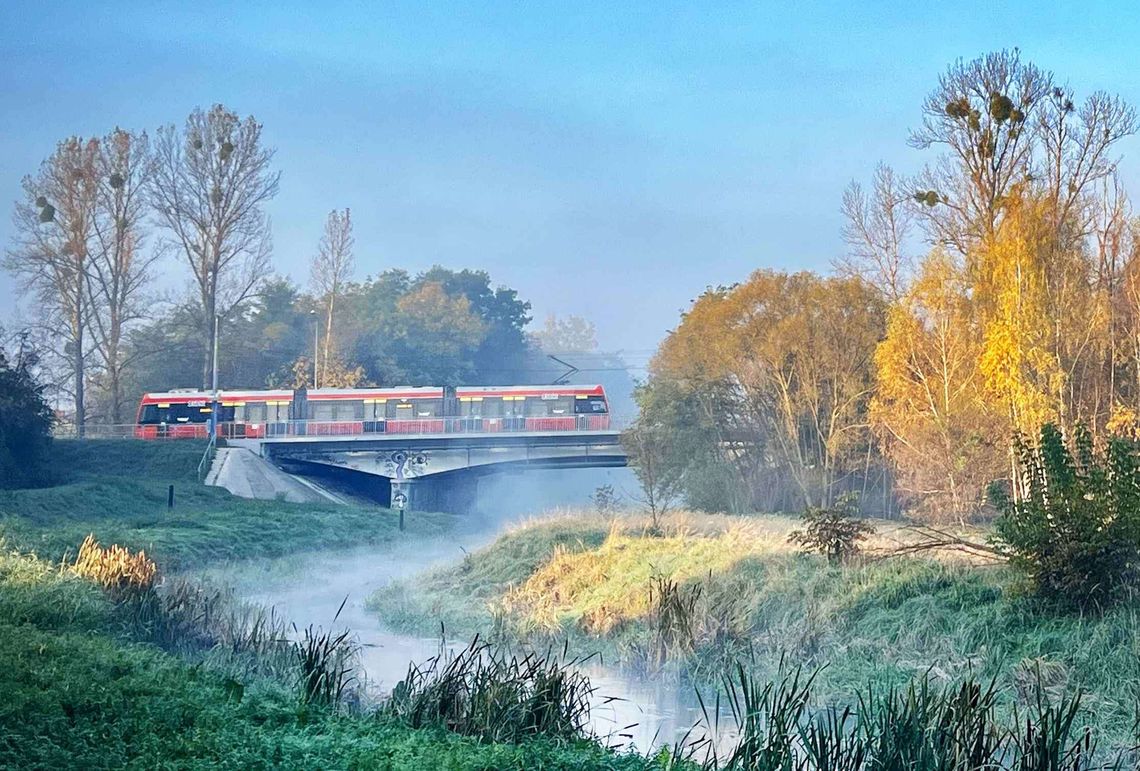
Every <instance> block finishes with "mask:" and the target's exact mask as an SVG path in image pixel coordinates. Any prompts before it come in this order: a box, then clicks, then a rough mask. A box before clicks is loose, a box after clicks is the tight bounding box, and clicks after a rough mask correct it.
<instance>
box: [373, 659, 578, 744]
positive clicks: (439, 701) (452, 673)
mask: <svg viewBox="0 0 1140 771" xmlns="http://www.w3.org/2000/svg"><path fill="white" fill-rule="evenodd" d="M581 663H583V662H582V661H581V660H577V659H571V658H568V657H567V655H566V649H565V648H563V650H562V652H561V655H557V654H555V653H553V652H552V651H549V650H548V651H547V652H546V653H545V654H541V653H538V652H533V651H532V652H528V653H524V654H516V653H514V652H512V651H510V650H509V649H507V648H503V647H496V646H492V645H491V644H490V643H486V642H484V641H482V640H481V639H480V638H478V637H476V638H475V639H474V640H472V642H471V644H470V645H468V646H467V647H466V648H465V649H463V650H461V651H459V652H456V653H449V652H446V651H444V652H441V653H440V655H438V656H436V657H433V658H432V659H429V660H428V661H427V662H425V663H424V664H422V665H416V664H414V663H413V664H412V665H410V666H409V668H408V674H407V676H406V677H405V678H404V679H403V680H402V681H400V682H399V683H398V684H397V685H396V687H395V688H394V689H393V691H392V694H391V696H390V697H389V698H388V700H387V701H386V702H385V703H384V705H383V706H382V708H381V710H380V713H381V714H382V715H383V716H387V717H392V718H396V719H398V720H400V721H402V722H403V723H405V724H406V725H408V726H410V727H413V728H422V727H428V726H439V727H443V728H446V729H448V730H451V731H454V732H456V733H460V734H464V735H467V736H475V737H478V738H480V739H482V740H484V741H489V742H519V741H524V740H526V739H529V738H534V737H537V736H543V737H546V738H547V739H553V740H555V741H571V740H575V739H579V738H581V737H582V736H584V735H585V733H586V731H587V727H588V725H589V718H590V702H589V699H590V696H591V694H592V693H593V688H592V687H591V686H590V681H589V679H588V678H587V677H586V676H585V675H584V674H582V673H581V672H580V671H578V669H577V667H578V666H579V665H580V664H581Z"/></svg>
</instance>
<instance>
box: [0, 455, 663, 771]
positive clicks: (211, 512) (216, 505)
mask: <svg viewBox="0 0 1140 771" xmlns="http://www.w3.org/2000/svg"><path fill="white" fill-rule="evenodd" d="M54 451H55V453H56V456H55V457H56V462H57V464H58V468H59V470H60V471H59V474H60V475H64V474H65V475H66V478H65V479H63V480H62V481H61V483H60V484H59V485H58V486H56V487H51V488H42V489H34V490H20V491H15V492H8V493H2V494H0V495H2V496H3V497H2V498H0V504H2V507H3V508H2V510H3V512H4V517H3V520H2V527H3V532H4V535H5V536H6V537H7V538H8V539H9V540H8V542H7V543H4V541H2V540H0V549H3V553H0V693H4V695H5V698H4V699H3V700H2V703H0V768H28V769H64V768H77V769H78V768H82V769H99V768H138V769H160V768H179V769H182V768H211V769H212V768H232V769H260V768H296V769H310V768H326V769H335V768H368V769H425V770H426V769H433V770H434V769H537V768H546V769H579V768H612V769H643V768H646V767H647V764H648V761H646V760H645V759H643V758H639V757H636V756H631V755H617V754H614V753H611V752H609V751H607V750H606V749H604V748H603V747H601V746H600V745H598V744H596V743H594V742H591V741H587V740H585V739H569V740H567V739H566V738H565V737H563V739H562V740H561V741H554V740H550V739H546V738H543V737H538V738H533V739H527V740H526V741H525V742H522V743H510V742H486V741H479V740H478V739H476V738H472V737H467V736H460V735H458V734H456V733H453V732H449V731H445V730H442V729H441V728H438V727H431V726H428V727H423V728H412V727H409V726H408V725H407V724H406V721H405V720H404V719H402V718H396V717H386V716H384V715H376V714H365V713H359V712H351V711H348V710H340V711H337V710H335V709H333V708H330V707H328V706H323V705H321V704H314V703H306V701H305V700H304V699H303V698H302V697H301V692H300V690H299V689H298V687H297V685H296V683H295V682H294V681H293V680H292V679H290V677H289V676H287V675H283V674H282V672H283V670H281V668H280V662H277V664H276V665H269V664H268V663H267V666H259V665H256V664H253V663H251V662H250V661H249V660H248V659H245V658H241V656H239V657H238V658H233V656H234V655H235V654H237V653H239V651H238V650H237V648H235V649H234V651H232V652H230V653H228V654H225V655H222V656H220V657H216V656H213V655H212V654H210V655H204V653H200V654H194V653H193V642H192V641H180V640H171V641H169V642H170V643H172V644H173V645H174V648H175V649H176V650H179V651H183V655H176V654H175V653H172V652H168V651H167V650H164V649H162V648H160V647H158V646H157V645H154V644H150V643H147V642H143V641H142V639H143V638H144V637H146V635H142V633H141V628H140V627H139V623H138V622H139V618H140V617H139V616H138V615H137V612H136V611H132V610H131V606H130V605H125V604H122V603H116V602H114V601H112V600H111V599H110V598H109V596H108V595H106V594H104V592H103V591H101V590H100V589H99V588H97V587H96V586H95V585H94V584H92V583H89V582H88V581H86V580H83V579H80V578H78V577H76V576H75V575H73V574H72V573H71V572H70V571H69V570H67V569H61V568H60V567H58V566H57V564H56V560H58V558H60V557H61V556H63V554H64V553H65V552H67V551H71V552H74V551H75V549H76V548H77V546H78V544H79V542H80V541H81V540H82V539H83V536H84V535H86V534H87V533H88V532H94V533H95V534H96V536H97V537H98V538H99V539H100V540H102V541H103V542H104V543H112V542H118V543H120V544H125V545H127V546H130V547H131V548H133V549H138V548H145V549H147V551H148V552H150V553H152V554H154V555H155V556H157V557H158V559H159V560H160V562H161V563H162V564H163V566H164V567H167V566H170V565H174V566H181V565H190V564H196V563H197V562H199V561H202V560H218V559H223V558H243V557H250V556H271V555H274V554H282V553H286V552H290V551H298V550H302V549H311V548H317V547H333V546H345V545H354V544H359V543H360V542H361V541H362V540H374V541H375V540H382V539H391V538H398V537H401V536H400V534H399V533H398V532H397V531H396V530H395V522H394V518H392V517H386V516H385V515H386V514H387V512H383V511H380V512H378V511H375V510H364V509H360V508H354V507H339V506H332V505H328V506H319V505H318V506H312V505H299V504H288V503H281V502H276V501H273V502H264V501H247V500H243V499H239V498H233V497H231V496H230V495H229V494H228V493H226V492H225V491H224V490H215V489H211V488H206V487H203V486H202V485H199V484H197V482H196V481H195V479H194V470H195V467H196V465H197V463H198V459H199V457H200V453H201V451H202V445H201V444H199V443H194V442H170V443H146V442H58V443H56V444H55V448H54ZM169 483H174V484H175V485H176V487H177V491H178V507H177V509H176V510H175V512H174V514H173V515H171V514H168V513H167V511H166V508H165V506H166V485H167V484H169ZM445 525H446V520H445V519H444V518H443V517H442V516H441V515H436V516H434V517H428V516H425V515H420V516H417V517H414V518H412V519H411V520H410V529H413V530H414V529H415V528H419V527H422V528H424V529H425V530H430V531H433V533H435V534H438V531H439V529H440V527H443V526H445ZM12 546H18V547H19V548H20V549H21V551H24V550H27V549H28V548H35V549H37V550H38V551H39V552H40V554H41V555H44V557H46V558H50V560H51V561H48V559H45V558H40V557H36V556H32V555H29V554H23V553H18V552H16V551H9V550H10V549H11V547H12ZM172 591H178V588H177V584H176V586H175V588H174V589H172ZM183 628H184V627H183ZM192 630H193V631H196V630H197V625H192ZM140 635H141V636H140ZM235 639H236V638H235ZM187 643H189V644H190V645H191V647H190V648H185V645H186V644H187ZM234 644H235V645H236V643H234ZM186 656H188V657H186ZM275 667H276V668H275ZM286 669H287V670H288V669H289V667H287V668H286ZM262 670H264V672H263V671H262Z"/></svg>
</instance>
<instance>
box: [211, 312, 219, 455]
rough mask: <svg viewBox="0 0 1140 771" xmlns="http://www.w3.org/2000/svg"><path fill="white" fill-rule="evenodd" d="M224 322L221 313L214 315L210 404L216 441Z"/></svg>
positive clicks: (212, 432) (212, 430) (215, 439)
mask: <svg viewBox="0 0 1140 771" xmlns="http://www.w3.org/2000/svg"><path fill="white" fill-rule="evenodd" d="M221 323H222V317H221V316H220V315H215V316H214V366H213V370H214V382H213V387H212V390H213V392H214V402H213V404H212V405H211V406H210V433H211V434H212V435H213V438H214V441H215V442H216V441H218V418H219V413H218V327H219V326H220V325H221Z"/></svg>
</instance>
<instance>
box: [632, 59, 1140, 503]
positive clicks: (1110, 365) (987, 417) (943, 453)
mask: <svg viewBox="0 0 1140 771" xmlns="http://www.w3.org/2000/svg"><path fill="white" fill-rule="evenodd" d="M1136 128H1137V120H1136V114H1135V111H1134V110H1133V109H1132V107H1130V106H1129V105H1127V104H1126V103H1124V102H1123V101H1122V100H1121V99H1120V98H1119V97H1116V96H1112V95H1109V94H1106V93H1104V92H1099V91H1096V92H1092V93H1091V94H1089V95H1088V96H1087V97H1085V98H1084V99H1078V98H1077V97H1076V96H1075V95H1074V92H1073V91H1072V89H1070V88H1069V87H1068V86H1067V85H1061V82H1060V81H1059V80H1058V79H1057V78H1055V77H1054V75H1053V74H1052V73H1051V72H1049V71H1048V70H1045V69H1043V68H1040V67H1038V66H1036V65H1034V64H1032V63H1029V62H1026V61H1023V60H1022V59H1021V56H1020V53H1019V52H1018V51H1016V50H1012V51H1000V52H996V53H991V54H987V55H985V56H982V57H979V58H977V59H974V60H970V61H959V62H956V63H955V64H953V65H952V66H950V67H949V68H947V70H946V71H945V72H944V73H943V74H942V76H941V77H940V78H939V79H938V83H937V85H936V87H935V88H934V89H933V90H932V91H931V93H930V95H929V96H928V97H927V99H926V100H925V101H924V103H923V105H922V108H921V123H920V125H919V127H918V128H917V129H916V130H915V131H913V132H912V134H911V145H912V146H913V147H915V148H917V149H919V150H922V151H928V152H931V153H932V154H933V158H932V159H931V161H930V163H929V164H928V165H927V167H926V168H925V169H924V170H923V171H922V172H920V173H919V174H918V175H917V176H915V177H914V178H910V179H907V178H904V177H902V176H900V175H899V174H896V173H895V172H894V171H892V170H891V169H890V168H889V167H886V166H882V165H880V166H879V167H878V168H877V169H876V170H875V172H874V179H873V182H872V184H871V186H870V188H869V189H868V190H864V189H863V188H862V187H861V186H860V185H859V184H858V183H852V185H851V186H850V187H849V188H848V189H847V191H846V192H845V193H844V196H843V213H844V215H845V217H846V220H847V224H846V225H845V227H844V229H843V237H844V240H845V241H846V243H847V246H848V249H849V251H848V254H846V255H845V256H844V257H843V258H841V259H838V260H836V269H837V273H838V274H839V277H837V278H830V277H820V276H815V275H812V274H806V273H797V274H793V275H789V274H784V273H776V272H772V271H760V272H757V273H755V274H753V275H752V277H750V278H749V280H748V281H746V282H745V283H743V284H740V285H739V286H735V287H730V288H722V289H718V290H712V291H710V292H707V293H706V294H705V295H703V296H702V297H701V298H700V299H699V300H698V301H697V302H696V303H695V304H694V306H693V308H692V309H691V310H690V312H689V313H687V314H685V315H684V316H683V317H682V320H681V324H680V325H679V326H678V328H677V329H676V330H675V331H674V332H673V333H672V334H671V335H670V336H669V337H668V339H667V340H666V341H665V342H664V343H663V344H662V346H661V348H660V350H659V352H658V355H657V357H656V359H655V360H654V362H653V366H652V368H651V378H650V381H649V383H648V384H647V386H646V388H645V389H643V393H642V406H643V410H644V409H652V410H655V411H657V412H659V413H663V414H665V413H667V414H671V415H674V416H683V420H680V421H679V422H678V424H677V425H678V428H677V430H678V431H684V432H689V434H690V435H691V436H693V437H698V438H699V439H698V440H694V441H695V444H697V445H699V446H702V447H704V448H705V449H704V450H703V451H701V452H700V453H694V457H696V456H698V455H699V456H700V457H705V458H708V457H717V458H719V459H720V463H721V465H722V466H723V467H724V468H730V469H732V470H733V472H734V476H735V478H736V479H737V480H738V484H741V485H743V486H745V487H746V488H748V489H749V491H750V493H751V494H750V496H748V500H749V501H750V505H752V506H754V507H762V508H781V507H794V506H804V505H818V504H820V503H827V502H828V501H830V500H831V499H832V498H833V497H834V496H835V495H836V494H837V493H838V492H840V491H846V490H849V489H851V488H852V483H853V481H855V480H858V482H857V486H860V487H862V489H861V490H860V492H863V493H866V492H867V487H868V480H869V479H871V478H872V474H871V471H872V469H875V468H878V467H880V466H884V467H885V468H886V469H887V470H889V472H890V474H891V476H892V477H893V480H894V486H893V490H892V491H891V493H892V494H891V495H889V496H885V497H884V498H882V499H880V504H879V506H878V508H879V510H880V511H882V512H884V513H886V512H890V511H891V510H892V508H893V507H892V500H893V501H894V502H897V503H899V504H901V505H902V506H903V507H905V508H906V509H907V510H908V511H909V512H910V513H911V514H912V515H913V516H919V517H922V518H925V519H928V520H940V521H954V520H958V521H964V520H966V519H967V518H970V517H972V516H975V515H977V514H978V513H980V512H982V511H984V507H983V491H984V490H985V488H986V487H987V485H988V484H989V483H990V482H993V481H995V480H1001V479H1006V480H1011V481H1013V482H1014V483H1015V484H1013V486H1012V488H1013V491H1014V493H1015V494H1016V493H1017V489H1018V485H1017V484H1016V482H1017V477H1018V472H1017V468H1016V463H1015V462H1014V457H1013V454H1012V449H1011V448H1012V446H1013V444H1012V440H1013V438H1014V436H1016V435H1018V434H1020V435H1035V434H1036V433H1037V432H1038V431H1039V429H1040V427H1041V426H1042V424H1044V423H1052V424H1056V425H1057V426H1059V427H1060V428H1061V429H1062V430H1064V431H1071V430H1073V429H1074V428H1075V427H1076V426H1078V425H1084V426H1087V427H1088V428H1089V430H1090V432H1091V435H1092V436H1093V437H1094V438H1095V437H1101V436H1104V435H1105V434H1106V433H1108V432H1110V431H1112V432H1120V431H1127V432H1131V433H1133V434H1136V435H1140V259H1138V257H1140V254H1138V252H1137V250H1136V249H1135V246H1136V244H1137V240H1136V238H1135V234H1136V232H1137V227H1138V226H1137V224H1136V223H1135V222H1134V220H1133V218H1132V214H1131V210H1130V208H1129V205H1128V198H1127V195H1126V193H1125V192H1124V190H1123V187H1122V185H1121V183H1120V180H1119V177H1118V175H1117V163H1118V160H1119V159H1118V158H1117V157H1116V156H1115V152H1116V147H1117V145H1118V143H1119V141H1120V140H1121V139H1122V138H1124V137H1126V136H1128V135H1130V134H1132V133H1134V132H1135V131H1136ZM923 253H925V257H920V258H918V259H916V258H915V256H914V255H921V254H923ZM678 401H681V402H683V406H681V407H678V406H677V402H678ZM860 466H861V468H860ZM682 471H684V470H682ZM684 473H688V474H689V476H690V478H695V477H696V475H695V474H692V473H691V471H684ZM772 490H780V491H781V492H780V494H778V495H773V494H772V493H771V491H772ZM867 504H868V500H867V497H866V496H864V506H865V508H866V507H867Z"/></svg>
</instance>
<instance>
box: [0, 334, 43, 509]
mask: <svg viewBox="0 0 1140 771" xmlns="http://www.w3.org/2000/svg"><path fill="white" fill-rule="evenodd" d="M37 364H38V358H37V356H36V355H35V353H34V352H33V351H31V350H30V349H29V348H28V347H27V345H26V341H24V340H22V339H21V340H20V345H19V347H18V349H17V351H16V355H15V357H14V358H13V359H9V358H8V356H7V354H6V353H5V352H4V350H3V349H0V489H12V488H17V487H34V486H36V485H40V484H44V483H46V482H47V480H48V477H49V476H50V474H49V470H48V468H49V466H48V453H49V451H50V449H51V427H52V412H51V408H50V407H49V406H48V404H47V402H46V401H45V400H44V397H43V389H44V387H43V385H41V384H40V383H38V382H37V381H36V378H35V375H34V370H35V368H36V366H37Z"/></svg>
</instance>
